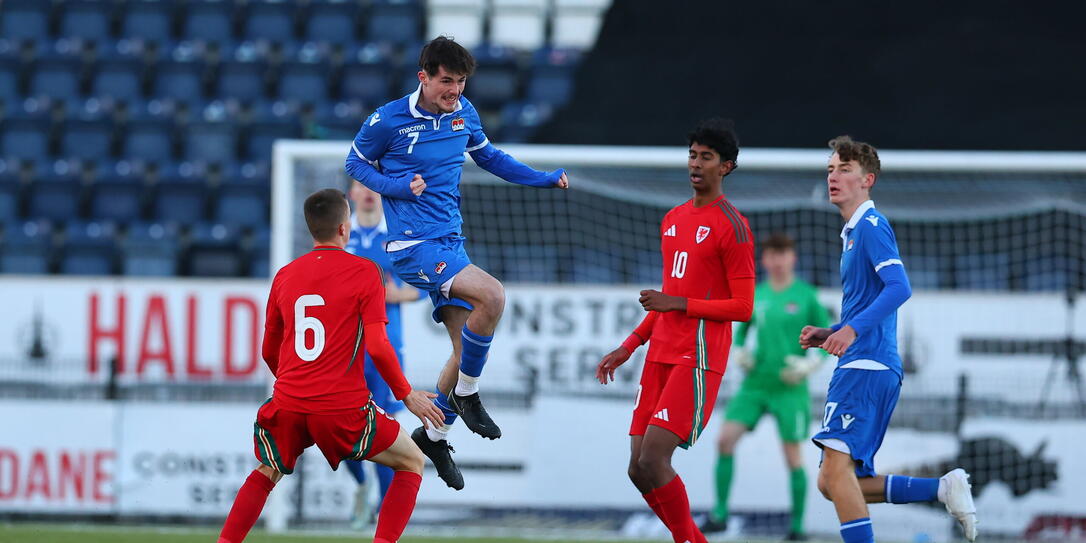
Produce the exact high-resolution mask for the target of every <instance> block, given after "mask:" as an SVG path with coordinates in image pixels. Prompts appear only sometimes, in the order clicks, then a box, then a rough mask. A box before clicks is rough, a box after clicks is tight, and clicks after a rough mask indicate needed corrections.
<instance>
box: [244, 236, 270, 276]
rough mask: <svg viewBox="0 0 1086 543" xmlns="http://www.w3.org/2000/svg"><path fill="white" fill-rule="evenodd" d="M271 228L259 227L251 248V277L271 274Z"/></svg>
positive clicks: (253, 237)
mask: <svg viewBox="0 0 1086 543" xmlns="http://www.w3.org/2000/svg"><path fill="white" fill-rule="evenodd" d="M270 268H271V229H270V228H268V227H266V226H265V227H263V228H257V229H256V230H255V231H254V232H253V236H252V242H251V244H250V249H249V277H269V276H270V275H271V274H270V273H269V270H270Z"/></svg>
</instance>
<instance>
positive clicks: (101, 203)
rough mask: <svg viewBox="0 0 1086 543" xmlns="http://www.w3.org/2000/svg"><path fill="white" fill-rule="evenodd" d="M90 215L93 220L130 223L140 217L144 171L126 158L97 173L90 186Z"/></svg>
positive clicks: (142, 201)
mask: <svg viewBox="0 0 1086 543" xmlns="http://www.w3.org/2000/svg"><path fill="white" fill-rule="evenodd" d="M90 193H91V195H90V217H91V218H92V219H93V220H101V221H112V222H116V223H130V222H134V221H137V220H139V219H140V218H141V216H142V214H143V213H142V211H143V203H144V180H143V172H142V171H139V170H135V169H133V168H132V165H131V163H129V162H127V161H123V162H119V163H117V164H116V165H115V166H114V168H112V170H111V171H110V172H109V173H105V174H103V175H100V176H99V177H98V179H96V180H95V182H94V184H92V185H91V187H90Z"/></svg>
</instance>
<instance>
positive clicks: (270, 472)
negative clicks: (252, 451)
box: [256, 464, 283, 485]
mask: <svg viewBox="0 0 1086 543" xmlns="http://www.w3.org/2000/svg"><path fill="white" fill-rule="evenodd" d="M256 471H259V472H260V474H261V475H263V476H265V477H267V478H268V479H271V482H272V484H273V485H274V484H275V483H278V482H279V480H280V479H282V478H283V474H282V473H280V472H279V471H277V470H276V469H275V468H272V467H270V466H266V465H264V464H260V466H259V467H257V468H256Z"/></svg>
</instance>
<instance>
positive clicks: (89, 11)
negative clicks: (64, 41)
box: [59, 0, 116, 41]
mask: <svg viewBox="0 0 1086 543" xmlns="http://www.w3.org/2000/svg"><path fill="white" fill-rule="evenodd" d="M115 5H116V4H115V3H114V2H109V1H105V0H67V1H66V2H64V4H63V6H62V7H61V9H60V10H59V11H60V13H59V14H60V35H61V36H63V37H65V38H79V39H83V40H91V41H102V40H105V39H107V38H109V26H110V20H111V19H112V17H113V13H112V11H113V7H114V6H115Z"/></svg>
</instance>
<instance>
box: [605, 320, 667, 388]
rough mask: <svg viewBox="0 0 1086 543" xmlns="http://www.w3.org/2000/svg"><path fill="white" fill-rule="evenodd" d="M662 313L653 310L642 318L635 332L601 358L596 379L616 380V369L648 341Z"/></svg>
mask: <svg viewBox="0 0 1086 543" xmlns="http://www.w3.org/2000/svg"><path fill="white" fill-rule="evenodd" d="M659 316H660V314H659V313H657V312H655V311H651V312H649V314H648V315H646V316H645V318H644V319H642V320H641V324H638V325H637V328H636V329H634V331H633V333H631V334H630V336H629V337H627V338H626V340H625V341H623V342H622V345H620V346H619V347H618V348H617V349H615V350H613V351H611V352H609V353H607V355H606V356H604V357H603V360H600V363H599V365H598V366H596V380H597V381H599V382H600V384H602V385H606V384H607V383H608V382H609V381H614V380H615V370H616V369H617V368H618V367H619V366H621V365H622V364H625V363H626V361H627V360H629V359H630V355H632V354H633V352H634V351H636V350H637V348H638V347H640V346H642V345H644V344H645V343H646V342H648V340H649V338H650V337H652V329H653V327H655V326H656V319H657V318H659Z"/></svg>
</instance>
